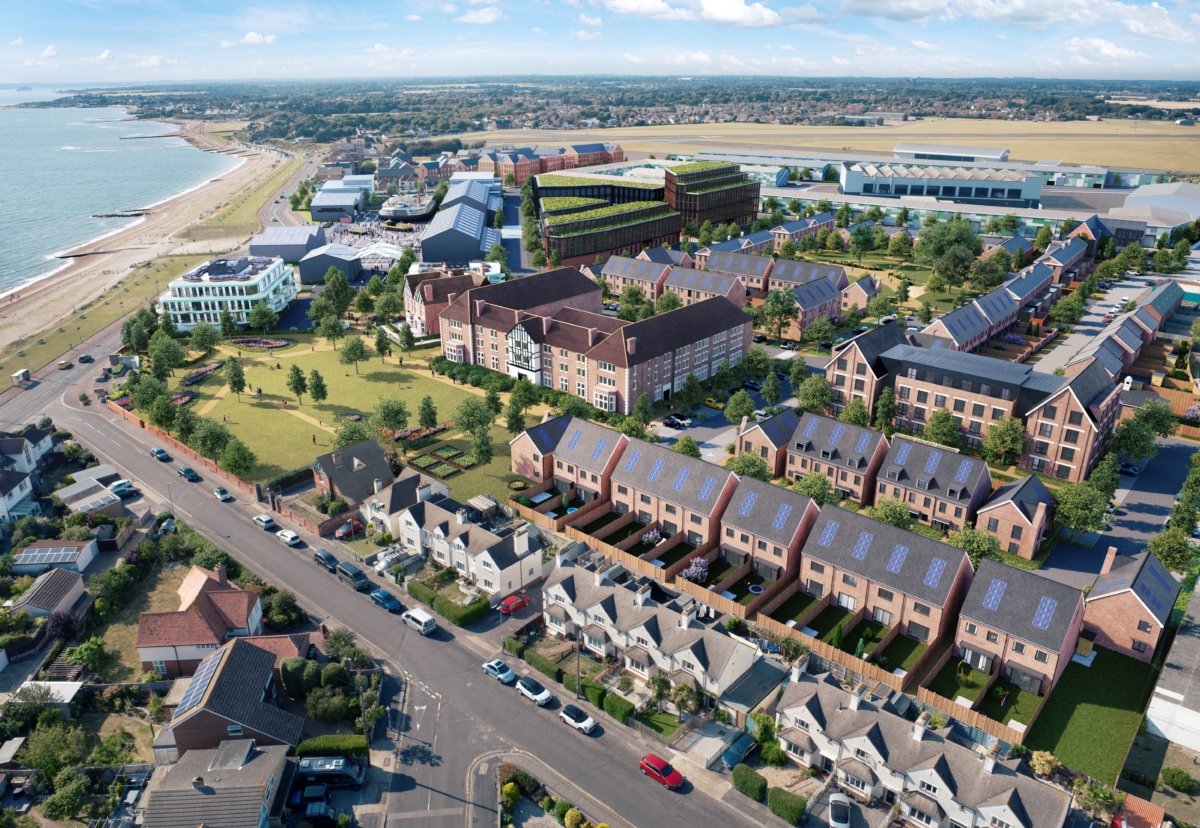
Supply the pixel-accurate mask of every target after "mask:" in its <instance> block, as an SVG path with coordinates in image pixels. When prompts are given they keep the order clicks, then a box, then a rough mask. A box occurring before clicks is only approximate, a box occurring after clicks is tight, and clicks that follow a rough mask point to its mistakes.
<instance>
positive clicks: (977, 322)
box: [925, 302, 989, 345]
mask: <svg viewBox="0 0 1200 828" xmlns="http://www.w3.org/2000/svg"><path fill="white" fill-rule="evenodd" d="M939 325H940V327H941V328H944V329H945V331H946V334H947V335H949V336H950V338H951V339H953V340H954V342H955V344H957V345H963V344H965V343H967V342H970V341H971V340H972V339H974V338H975V337H977V336H979V335H980V334H982V333H984V332H986V331H987V329H988V327H989V323H988V320H987V318H986V317H985V316H984V315H983V314H982V313H980V312H979V308H977V307H975V304H974V303H973V302H972V303H969V304H966V305H963V306H962V307H961V308H955V309H954V310H952V311H950V312H949V313H948V314H946V315H945V316H943V317H942V318H941V319H936V320H934V321H933V322H932V323H930V324H929V326H928V327H926V329H925V330H926V331H929V330H931V329H934V328H936V327H939Z"/></svg>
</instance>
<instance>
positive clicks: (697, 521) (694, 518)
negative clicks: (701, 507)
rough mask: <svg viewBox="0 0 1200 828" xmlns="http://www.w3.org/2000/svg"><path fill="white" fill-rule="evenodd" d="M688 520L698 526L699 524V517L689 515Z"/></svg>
mask: <svg viewBox="0 0 1200 828" xmlns="http://www.w3.org/2000/svg"><path fill="white" fill-rule="evenodd" d="M688 520H690V521H691V522H692V523H695V524H699V523H700V522H701V520H700V516H699V515H689V516H688Z"/></svg>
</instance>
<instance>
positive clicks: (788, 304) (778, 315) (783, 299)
mask: <svg viewBox="0 0 1200 828" xmlns="http://www.w3.org/2000/svg"><path fill="white" fill-rule="evenodd" d="M762 314H763V321H764V322H765V323H766V326H767V330H768V331H773V332H774V333H775V339H781V338H782V337H783V329H784V328H785V327H787V326H788V325H790V324H791V323H792V322H794V321H795V320H797V319H799V318H800V305H799V304H797V302H796V294H794V293H793V292H792V291H791V290H785V289H783V288H776V289H775V290H772V291H771V292H770V293H768V294H767V297H766V298H765V299H764V300H763V304H762ZM826 321H828V320H826ZM809 327H810V329H811V327H812V326H811V325H810V326H809Z"/></svg>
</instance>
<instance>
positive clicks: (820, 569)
mask: <svg viewBox="0 0 1200 828" xmlns="http://www.w3.org/2000/svg"><path fill="white" fill-rule="evenodd" d="M808 566H809V569H811V570H812V571H813V572H814V573H816V574H817V575H824V574H825V565H824V564H819V563H817V562H816V561H809V564H808Z"/></svg>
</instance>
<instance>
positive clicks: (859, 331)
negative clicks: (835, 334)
mask: <svg viewBox="0 0 1200 828" xmlns="http://www.w3.org/2000/svg"><path fill="white" fill-rule="evenodd" d="M868 330H870V328H855V329H854V330H852V331H851V332H850V333H852V334H854V335H855V336H858V335H859V334H865V333H866V332H867V331H868Z"/></svg>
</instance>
